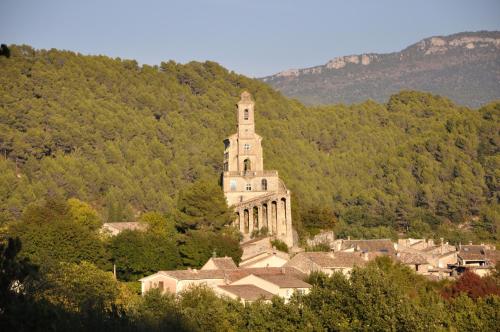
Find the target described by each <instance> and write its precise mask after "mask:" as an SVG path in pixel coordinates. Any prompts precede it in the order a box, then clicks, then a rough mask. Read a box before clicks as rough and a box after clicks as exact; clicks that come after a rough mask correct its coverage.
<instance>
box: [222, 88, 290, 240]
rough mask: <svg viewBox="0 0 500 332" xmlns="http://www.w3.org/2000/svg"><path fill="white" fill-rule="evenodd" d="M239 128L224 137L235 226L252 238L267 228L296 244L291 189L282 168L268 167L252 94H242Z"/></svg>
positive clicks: (226, 191)
mask: <svg viewBox="0 0 500 332" xmlns="http://www.w3.org/2000/svg"><path fill="white" fill-rule="evenodd" d="M237 106H238V131H237V132H236V133H235V134H233V135H231V136H229V137H228V138H227V139H225V140H224V172H223V181H222V185H223V189H224V194H225V196H226V199H227V202H228V204H229V205H230V206H232V207H233V208H234V210H235V212H236V220H235V226H236V227H238V229H239V230H240V232H241V233H242V234H243V237H244V239H243V241H248V240H249V239H250V236H251V234H252V233H254V232H255V231H257V230H259V231H260V230H261V229H262V228H265V229H267V230H268V232H269V234H270V235H271V236H273V237H275V238H277V239H279V240H282V241H283V242H285V243H286V244H287V245H288V246H289V247H291V246H293V231H292V214H291V207H290V191H289V190H288V189H287V188H286V186H285V184H284V183H283V181H282V180H280V178H279V176H278V171H274V170H264V160H263V155H262V146H261V141H262V137H261V136H259V135H257V134H256V133H255V118H254V106H255V103H254V101H253V100H252V96H251V95H250V93H248V92H246V91H245V92H243V93H242V94H241V100H240V101H239V102H238V104H237Z"/></svg>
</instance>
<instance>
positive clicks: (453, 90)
mask: <svg viewBox="0 0 500 332" xmlns="http://www.w3.org/2000/svg"><path fill="white" fill-rule="evenodd" d="M261 80H262V81H264V82H266V83H268V84H270V85H271V86H273V87H274V88H276V89H278V90H280V91H281V92H282V93H284V94H285V95H287V96H288V97H293V98H297V99H299V100H301V101H302V102H304V103H306V104H331V103H357V102H362V101H364V100H366V99H374V100H376V101H378V102H383V101H385V100H387V99H388V98H389V96H390V95H391V94H394V93H397V92H398V91H400V90H406V89H410V90H422V91H427V92H431V93H436V94H440V95H443V96H446V97H449V98H451V99H453V100H454V101H456V102H457V103H459V104H463V105H467V106H472V107H478V106H480V105H482V104H484V103H487V102H490V101H492V100H495V99H499V98H500V31H479V32H460V33H457V34H453V35H448V36H432V37H429V38H425V39H422V40H420V41H419V42H417V43H414V44H412V45H410V46H408V47H406V48H404V49H403V50H401V51H398V52H391V53H362V54H353V55H346V56H340V57H336V58H333V59H331V60H330V61H328V62H327V63H326V64H324V65H319V66H313V67H309V68H303V69H288V70H285V71H282V72H279V73H277V74H275V75H270V76H266V77H263V78H261Z"/></svg>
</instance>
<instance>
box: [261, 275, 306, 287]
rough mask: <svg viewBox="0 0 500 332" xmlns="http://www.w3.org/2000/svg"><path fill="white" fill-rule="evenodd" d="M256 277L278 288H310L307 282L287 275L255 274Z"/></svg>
mask: <svg viewBox="0 0 500 332" xmlns="http://www.w3.org/2000/svg"><path fill="white" fill-rule="evenodd" d="M255 276H256V277H259V278H261V279H264V280H266V281H269V282H270V283H272V284H275V285H276V286H279V287H280V288H311V287H312V286H311V285H310V284H308V283H307V282H305V281H303V280H300V279H297V278H295V277H293V276H291V275H289V274H255Z"/></svg>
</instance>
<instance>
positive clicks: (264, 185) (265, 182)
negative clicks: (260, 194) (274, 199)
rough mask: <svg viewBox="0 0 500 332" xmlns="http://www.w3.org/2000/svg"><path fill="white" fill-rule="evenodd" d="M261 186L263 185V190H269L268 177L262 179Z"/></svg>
mask: <svg viewBox="0 0 500 332" xmlns="http://www.w3.org/2000/svg"><path fill="white" fill-rule="evenodd" d="M261 187H262V191H266V190H267V180H266V179H262V181H261Z"/></svg>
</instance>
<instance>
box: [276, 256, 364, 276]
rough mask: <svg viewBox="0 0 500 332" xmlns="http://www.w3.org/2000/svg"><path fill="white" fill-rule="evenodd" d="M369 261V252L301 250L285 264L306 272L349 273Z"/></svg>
mask: <svg viewBox="0 0 500 332" xmlns="http://www.w3.org/2000/svg"><path fill="white" fill-rule="evenodd" d="M367 261H368V254H367V253H360V252H301V253H298V254H296V255H295V256H294V257H293V258H292V259H291V260H290V261H289V262H288V263H286V264H285V265H284V266H285V267H293V268H296V269H297V270H299V271H301V272H303V273H305V274H310V273H311V272H323V273H326V274H327V275H332V274H333V273H334V272H342V273H343V274H344V275H349V274H350V272H351V271H352V269H353V268H354V267H355V266H364V265H366V263H367Z"/></svg>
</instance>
